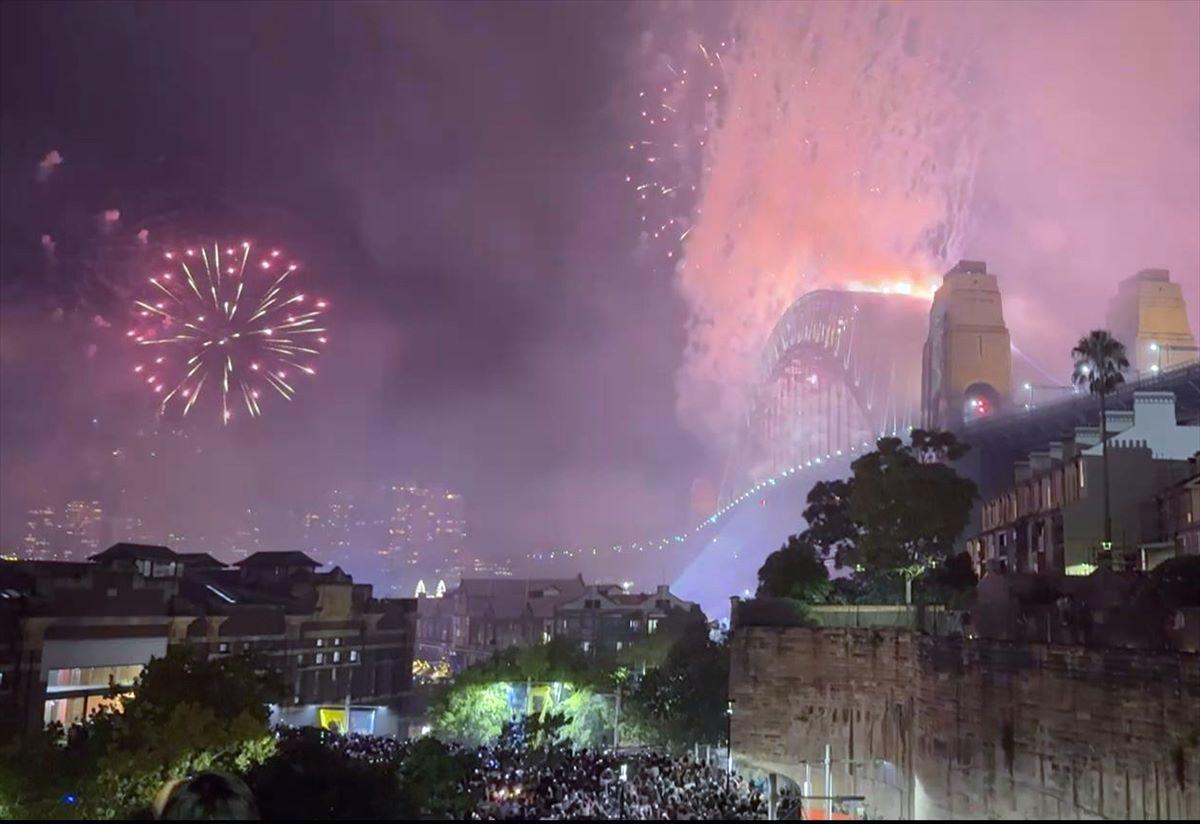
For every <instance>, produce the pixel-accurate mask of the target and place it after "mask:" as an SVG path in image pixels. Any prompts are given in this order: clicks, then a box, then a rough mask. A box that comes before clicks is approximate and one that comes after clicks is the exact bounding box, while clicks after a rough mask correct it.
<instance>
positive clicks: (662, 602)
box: [654, 598, 671, 609]
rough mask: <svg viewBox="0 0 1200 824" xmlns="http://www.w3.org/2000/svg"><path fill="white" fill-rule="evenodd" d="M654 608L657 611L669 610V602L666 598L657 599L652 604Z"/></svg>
mask: <svg viewBox="0 0 1200 824" xmlns="http://www.w3.org/2000/svg"><path fill="white" fill-rule="evenodd" d="M654 606H655V607H657V608H658V609H670V608H671V601H670V599H668V598H659V599H658V600H657V601H655V602H654Z"/></svg>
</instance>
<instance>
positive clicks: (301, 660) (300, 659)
mask: <svg viewBox="0 0 1200 824" xmlns="http://www.w3.org/2000/svg"><path fill="white" fill-rule="evenodd" d="M296 663H297V664H299V665H300V666H304V656H303V655H297V656H296Z"/></svg>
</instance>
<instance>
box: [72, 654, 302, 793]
mask: <svg viewBox="0 0 1200 824" xmlns="http://www.w3.org/2000/svg"><path fill="white" fill-rule="evenodd" d="M281 693H282V686H281V683H280V681H279V677H278V675H277V674H276V673H275V672H274V671H273V670H271V669H269V668H267V667H266V666H264V665H263V663H262V662H261V661H260V660H259V659H257V658H255V657H251V656H248V655H239V656H229V657H225V658H209V657H207V656H206V655H205V653H204V652H203V651H202V650H198V649H196V648H194V647H189V646H177V647H171V648H170V649H169V650H168V651H167V654H166V656H165V657H163V658H156V659H154V660H152V661H151V662H150V663H149V664H147V665H146V668H145V669H144V670H143V671H142V674H141V675H140V676H139V677H138V679H137V681H136V682H135V683H134V687H133V695H132V697H130V698H127V699H125V701H124V702H123V710H122V711H121V712H111V711H110V712H105V713H100V714H97V715H96V716H94V717H93V720H92V723H91V725H90V740H89V741H88V745H89V746H90V747H94V748H96V749H97V750H98V751H99V752H101V753H103V756H102V758H100V760H99V762H98V763H99V767H100V769H99V772H98V773H97V776H96V787H95V793H94V794H93V795H92V796H91V797H89V798H84V799H82V800H81V801H82V805H81V806H82V808H83V809H84V810H86V811H88V812H89V813H91V814H96V815H100V816H109V815H122V814H125V813H127V812H129V811H130V810H133V809H135V808H138V807H140V806H144V805H147V804H149V803H150V802H151V801H152V800H153V798H154V794H155V793H156V792H157V791H158V789H159V787H160V786H161V785H162V784H163V783H164V782H166V781H169V780H173V779H176V778H182V777H184V776H187V775H189V774H192V773H196V772H201V771H204V770H209V769H224V770H228V771H232V772H244V771H245V770H247V769H249V768H250V767H251V766H253V765H254V764H256V763H259V762H261V761H263V760H264V759H266V758H267V757H269V756H270V755H271V753H272V752H274V747H275V739H274V737H273V736H272V735H271V733H270V728H269V725H268V720H269V718H270V707H269V704H270V703H272V702H273V701H276V700H278V698H279V696H280V694H281Z"/></svg>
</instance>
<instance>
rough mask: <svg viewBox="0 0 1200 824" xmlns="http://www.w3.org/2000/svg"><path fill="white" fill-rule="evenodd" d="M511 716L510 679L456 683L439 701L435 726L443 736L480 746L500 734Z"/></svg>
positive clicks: (447, 738)
mask: <svg viewBox="0 0 1200 824" xmlns="http://www.w3.org/2000/svg"><path fill="white" fill-rule="evenodd" d="M511 717H512V711H511V710H510V708H509V705H508V685H507V683H504V682H500V681H497V682H495V683H465V684H461V685H460V684H455V685H454V686H453V687H451V688H450V689H449V690H448V691H447V692H446V693H445V695H444V696H443V697H442V699H441V701H439V705H438V707H437V709H436V710H435V719H436V720H435V724H434V727H435V730H436V733H437V735H438V736H439V737H441V738H444V739H446V740H449V741H457V742H459V743H460V744H467V745H470V746H480V745H482V744H488V743H491V742H493V741H495V740H496V739H497V738H499V737H500V732H501V730H502V729H503V727H504V724H505V722H507V721H508V720H509V719H510V718H511Z"/></svg>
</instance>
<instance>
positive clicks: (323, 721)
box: [317, 707, 346, 733]
mask: <svg viewBox="0 0 1200 824" xmlns="http://www.w3.org/2000/svg"><path fill="white" fill-rule="evenodd" d="M317 724H318V725H319V726H320V727H321V729H323V730H329V731H330V732H338V733H344V732H345V731H346V710H345V709H343V708H340V707H321V708H320V709H319V710H317Z"/></svg>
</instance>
